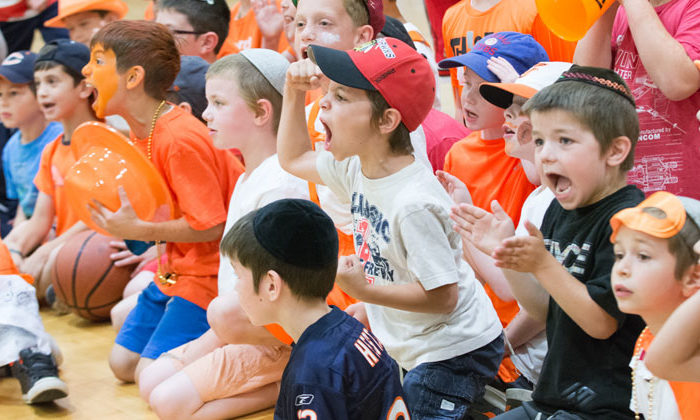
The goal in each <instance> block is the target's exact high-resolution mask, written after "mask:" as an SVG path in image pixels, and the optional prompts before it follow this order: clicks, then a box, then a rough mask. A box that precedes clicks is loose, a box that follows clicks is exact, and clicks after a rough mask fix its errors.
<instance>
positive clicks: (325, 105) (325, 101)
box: [318, 91, 331, 111]
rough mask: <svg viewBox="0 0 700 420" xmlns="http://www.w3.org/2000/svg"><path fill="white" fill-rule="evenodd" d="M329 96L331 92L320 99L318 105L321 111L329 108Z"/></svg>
mask: <svg viewBox="0 0 700 420" xmlns="http://www.w3.org/2000/svg"><path fill="white" fill-rule="evenodd" d="M330 95H331V92H330V91H328V93H326V94H325V95H323V97H322V98H321V100H320V101H319V103H318V104H319V106H320V107H321V109H322V110H323V111H328V110H329V109H330V108H331V101H330Z"/></svg>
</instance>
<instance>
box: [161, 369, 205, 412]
mask: <svg viewBox="0 0 700 420" xmlns="http://www.w3.org/2000/svg"><path fill="white" fill-rule="evenodd" d="M177 375H184V373H182V372H180V373H179V374H177ZM182 379H183V378H182V377H178V376H176V375H173V376H171V377H170V378H167V379H166V380H164V381H163V382H161V383H160V384H158V385H157V386H156V387H155V388H153V390H152V391H151V395H150V396H149V399H148V404H149V405H150V406H151V409H152V410H153V411H154V412H155V413H156V415H157V416H158V417H159V418H161V419H169V420H170V419H188V418H191V417H192V415H193V414H194V412H195V411H197V410H198V409H199V408H200V407H201V406H202V404H203V402H202V400H201V399H200V398H199V395H198V394H197V393H196V390H194V389H193V388H192V387H191V384H190V383H188V381H185V382H183V380H182Z"/></svg>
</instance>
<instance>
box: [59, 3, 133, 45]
mask: <svg viewBox="0 0 700 420" xmlns="http://www.w3.org/2000/svg"><path fill="white" fill-rule="evenodd" d="M128 11H129V6H127V5H126V3H125V2H123V1H122V0H59V1H58V15H57V16H56V17H54V18H52V19H49V20H48V21H46V24H45V25H46V26H48V27H51V28H66V29H68V34H69V35H70V39H72V40H73V41H76V42H80V43H81V44H85V45H86V46H87V45H90V39H91V38H92V36H93V35H95V33H96V32H97V31H99V30H100V28H101V27H103V26H105V25H106V24H108V23H109V22H113V21H115V20H119V19H123V18H124V16H126V13H127V12H128Z"/></svg>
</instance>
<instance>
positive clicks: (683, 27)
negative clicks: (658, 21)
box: [671, 1, 700, 60]
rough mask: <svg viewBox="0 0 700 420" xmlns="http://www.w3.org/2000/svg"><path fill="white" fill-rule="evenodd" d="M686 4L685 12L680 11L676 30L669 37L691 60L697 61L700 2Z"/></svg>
mask: <svg viewBox="0 0 700 420" xmlns="http://www.w3.org/2000/svg"><path fill="white" fill-rule="evenodd" d="M687 4H688V6H687V7H686V8H685V10H682V13H683V16H682V17H681V18H680V23H679V24H678V28H677V29H676V31H675V33H673V34H671V36H673V38H674V39H675V40H676V41H678V43H680V44H681V45H682V46H683V48H684V49H685V52H686V54H688V57H690V59H691V60H697V59H700V45H698V40H699V39H700V2H697V1H689V2H687ZM680 12H681V11H679V13H680Z"/></svg>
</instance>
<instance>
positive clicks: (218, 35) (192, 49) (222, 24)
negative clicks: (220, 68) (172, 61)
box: [155, 0, 231, 63]
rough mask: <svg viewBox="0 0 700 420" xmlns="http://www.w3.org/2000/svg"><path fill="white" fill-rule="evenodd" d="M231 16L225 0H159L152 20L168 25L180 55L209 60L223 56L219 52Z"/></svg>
mask: <svg viewBox="0 0 700 420" xmlns="http://www.w3.org/2000/svg"><path fill="white" fill-rule="evenodd" d="M230 19H231V11H230V9H229V7H228V4H226V1H225V0H210V1H191V0H162V1H159V2H158V5H157V6H156V19H155V20H156V22H158V23H162V24H163V25H165V26H167V27H168V29H169V30H170V32H171V33H172V34H173V37H175V40H176V43H177V47H178V49H179V50H180V54H182V55H194V56H198V57H202V58H203V59H204V60H206V61H207V62H208V63H213V62H214V61H216V59H217V58H218V57H220V56H223V55H219V53H220V52H221V48H222V46H223V45H224V41H225V40H226V37H227V36H228V33H229V20H230ZM227 54H230V52H228V53H227Z"/></svg>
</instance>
